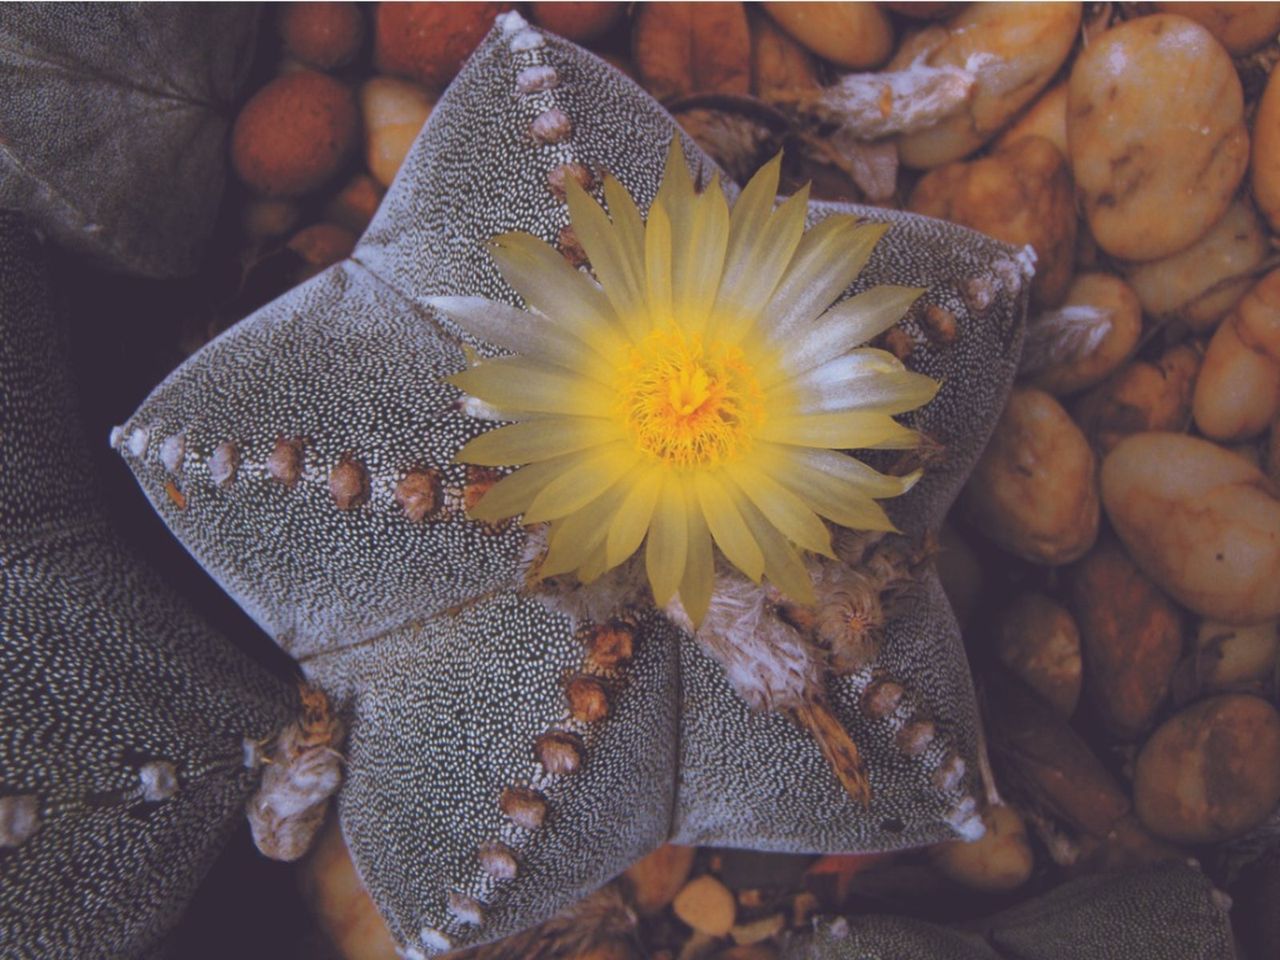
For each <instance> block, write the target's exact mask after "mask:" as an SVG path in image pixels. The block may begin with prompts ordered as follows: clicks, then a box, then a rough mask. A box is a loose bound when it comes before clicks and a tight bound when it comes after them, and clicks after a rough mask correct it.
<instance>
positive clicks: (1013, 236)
mask: <svg viewBox="0 0 1280 960" xmlns="http://www.w3.org/2000/svg"><path fill="white" fill-rule="evenodd" d="M907 208H908V209H909V210H911V211H912V212H914V213H921V214H924V215H925V216H929V217H938V218H939V219H941V220H950V221H951V222H952V223H958V224H961V225H962V226H966V227H972V228H973V229H975V230H980V231H982V232H983V233H986V234H989V235H990V236H993V237H995V238H996V239H997V240H1003V241H1005V242H1006V243H1009V244H1012V245H1013V246H1017V247H1021V246H1024V245H1025V244H1031V245H1032V247H1034V248H1035V251H1036V275H1035V279H1034V280H1032V283H1031V296H1032V299H1033V301H1034V302H1035V303H1036V304H1038V305H1040V306H1054V305H1056V304H1058V303H1060V302H1062V298H1063V297H1064V296H1066V293H1067V286H1068V284H1069V283H1070V282H1071V274H1072V271H1073V268H1074V261H1075V242H1076V211H1075V199H1074V195H1073V191H1072V187H1071V176H1070V174H1069V172H1068V170H1067V163H1066V159H1065V158H1064V157H1063V156H1062V154H1061V153H1060V152H1059V151H1058V148H1057V147H1055V146H1054V145H1053V144H1052V143H1050V142H1049V141H1047V140H1045V139H1044V138H1042V137H1029V138H1026V139H1023V140H1020V141H1018V142H1017V143H1015V144H1013V145H1012V146H1010V147H1009V148H1008V149H1006V150H1002V151H1000V152H999V153H996V154H993V155H992V156H989V157H984V158H983V159H981V160H974V161H972V162H971V163H953V164H948V165H947V166H944V167H940V168H939V169H937V170H933V171H931V172H929V173H928V174H926V175H925V176H924V177H923V178H922V179H921V180H920V181H919V183H917V184H916V187H915V190H913V191H912V193H911V198H910V200H909V201H908V203H907Z"/></svg>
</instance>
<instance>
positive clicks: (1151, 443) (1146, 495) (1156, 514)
mask: <svg viewBox="0 0 1280 960" xmlns="http://www.w3.org/2000/svg"><path fill="white" fill-rule="evenodd" d="M1102 502H1103V506H1104V507H1105V508H1106V511H1107V517H1108V518H1109V519H1110V521H1111V524H1112V526H1113V527H1115V529H1116V532H1117V533H1118V534H1119V536H1120V539H1121V540H1123V541H1124V544H1125V546H1126V547H1127V548H1128V550H1129V553H1130V554H1131V555H1132V556H1133V559H1134V561H1135V562H1136V563H1137V564H1138V566H1139V567H1140V568H1142V570H1143V572H1144V573H1146V574H1147V576H1149V577H1151V579H1152V580H1154V581H1155V582H1156V583H1157V584H1158V585H1159V586H1160V587H1161V588H1163V589H1164V590H1165V591H1166V592H1168V593H1169V594H1170V595H1171V596H1172V597H1173V598H1174V599H1175V600H1177V601H1178V602H1179V603H1181V604H1182V605H1183V606H1185V607H1187V608H1189V609H1191V610H1192V611H1194V612H1196V613H1198V614H1200V615H1201V616H1205V617H1212V618H1214V619H1217V620H1221V621H1223V622H1225V623H1232V624H1249V623H1259V622H1261V621H1264V620H1272V619H1275V618H1276V617H1280V500H1277V499H1276V495H1275V491H1274V490H1273V489H1272V488H1271V487H1270V485H1269V484H1268V483H1267V480H1266V478H1265V477H1264V476H1263V474H1262V471H1260V470H1259V469H1258V468H1257V467H1255V466H1254V465H1253V464H1251V463H1249V462H1248V461H1247V460H1244V459H1243V458H1241V457H1239V456H1236V455H1235V454H1233V453H1230V452H1229V451H1227V450H1224V449H1222V448H1221V447H1219V446H1217V445H1216V444H1214V443H1211V442H1210V441H1208V440H1202V439H1200V438H1198V437H1189V436H1186V435H1183V434H1176V433H1141V434H1135V435H1133V436H1131V437H1127V438H1126V439H1124V440H1122V441H1121V442H1120V443H1119V444H1117V446H1116V447H1115V449H1114V450H1112V451H1111V453H1110V454H1108V455H1107V458H1106V459H1105V460H1104V461H1103V463H1102Z"/></svg>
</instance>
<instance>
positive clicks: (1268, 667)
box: [1196, 620, 1280, 690]
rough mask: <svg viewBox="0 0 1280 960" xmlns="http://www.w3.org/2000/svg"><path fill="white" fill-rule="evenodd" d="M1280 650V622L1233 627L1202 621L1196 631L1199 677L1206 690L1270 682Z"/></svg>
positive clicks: (1213, 621) (1211, 621)
mask: <svg viewBox="0 0 1280 960" xmlns="http://www.w3.org/2000/svg"><path fill="white" fill-rule="evenodd" d="M1277 653H1280V621H1277V620H1269V621H1267V622H1266V623H1254V624H1250V625H1248V626H1243V627H1239V626H1231V625H1230V624H1226V623H1218V622H1217V621H1215V620H1202V621H1201V622H1200V628H1199V629H1198V630H1197V631H1196V659H1197V674H1198V679H1199V680H1200V681H1201V683H1202V684H1203V686H1204V689H1206V690H1225V689H1228V688H1230V687H1234V686H1238V685H1240V684H1246V683H1258V682H1264V683H1265V682H1268V681H1270V680H1271V679H1272V678H1273V677H1274V676H1275V673H1276V655H1277Z"/></svg>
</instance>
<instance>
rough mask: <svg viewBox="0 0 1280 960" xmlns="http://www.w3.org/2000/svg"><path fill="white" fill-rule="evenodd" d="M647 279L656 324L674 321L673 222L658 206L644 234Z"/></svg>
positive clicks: (652, 210) (651, 211)
mask: <svg viewBox="0 0 1280 960" xmlns="http://www.w3.org/2000/svg"><path fill="white" fill-rule="evenodd" d="M644 243H645V248H644V262H645V275H646V277H645V279H646V282H647V291H648V295H649V311H650V313H651V314H652V318H653V322H654V323H655V324H661V323H664V322H666V321H668V320H670V319H671V279H672V273H671V252H672V243H671V218H670V217H669V216H668V215H667V211H666V208H665V207H664V206H662V204H660V203H655V204H654V205H653V206H652V207H650V208H649V222H648V223H647V224H646V225H645V232H644Z"/></svg>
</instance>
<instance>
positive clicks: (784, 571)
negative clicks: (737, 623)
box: [742, 503, 814, 603]
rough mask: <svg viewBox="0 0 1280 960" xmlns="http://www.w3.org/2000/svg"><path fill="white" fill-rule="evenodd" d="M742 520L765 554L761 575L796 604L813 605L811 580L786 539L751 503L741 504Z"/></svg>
mask: <svg viewBox="0 0 1280 960" xmlns="http://www.w3.org/2000/svg"><path fill="white" fill-rule="evenodd" d="M742 517H743V519H744V520H745V521H746V523H747V526H748V528H750V530H751V535H752V536H753V537H755V539H756V541H757V542H758V543H759V544H760V547H761V551H762V552H763V553H764V575H765V576H766V577H768V578H769V580H770V582H772V583H773V585H774V586H775V587H777V588H778V589H779V590H781V591H782V592H783V593H785V594H786V595H787V596H788V597H790V598H791V599H792V600H795V601H796V602H797V603H813V601H814V594H813V581H812V580H811V579H810V578H809V571H808V570H806V569H805V566H804V562H803V561H802V560H801V559H800V556H799V554H797V553H796V551H795V548H794V547H792V546H791V544H790V543H789V542H787V538H786V537H784V536H783V535H782V534H781V533H780V532H779V531H778V529H777V527H775V526H774V525H773V524H771V523H770V522H769V521H768V520H767V519H765V516H764V514H762V513H761V512H760V511H759V510H757V509H756V508H755V507H754V506H753V505H752V504H751V503H745V504H743V511H742Z"/></svg>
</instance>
